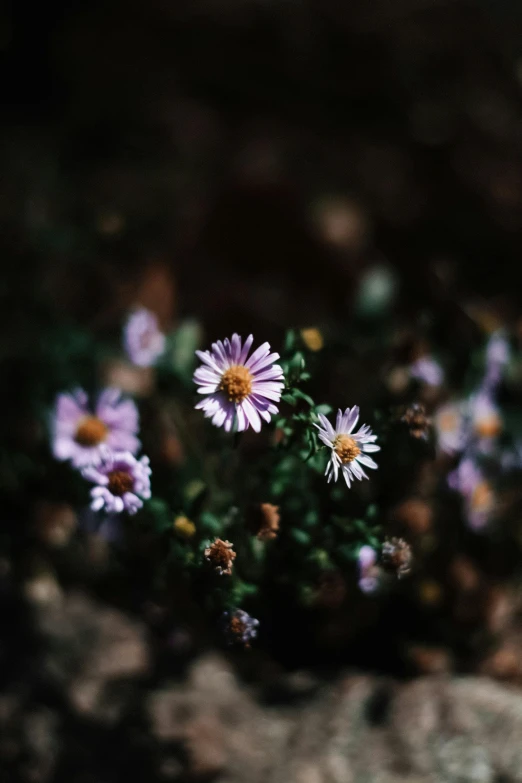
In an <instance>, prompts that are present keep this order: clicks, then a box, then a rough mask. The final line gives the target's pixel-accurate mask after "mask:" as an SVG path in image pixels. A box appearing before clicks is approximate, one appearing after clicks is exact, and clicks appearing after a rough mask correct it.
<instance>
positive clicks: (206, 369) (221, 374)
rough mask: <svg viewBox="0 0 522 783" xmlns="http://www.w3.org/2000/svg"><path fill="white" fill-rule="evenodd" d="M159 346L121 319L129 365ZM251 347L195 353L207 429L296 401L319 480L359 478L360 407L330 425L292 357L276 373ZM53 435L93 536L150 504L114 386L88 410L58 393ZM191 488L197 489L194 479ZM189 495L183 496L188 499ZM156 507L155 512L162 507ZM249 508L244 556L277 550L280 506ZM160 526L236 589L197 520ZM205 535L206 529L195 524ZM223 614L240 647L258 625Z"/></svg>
mask: <svg viewBox="0 0 522 783" xmlns="http://www.w3.org/2000/svg"><path fill="white" fill-rule="evenodd" d="M310 337H311V335H310V333H308V332H305V333H303V334H301V337H300V339H301V341H302V344H303V345H305V346H306V347H307V348H308V350H310V351H317V350H318V349H319V346H318V344H317V341H315V342H312V343H311V341H310ZM165 340H166V338H165V335H163V334H162V333H161V331H160V330H159V327H158V323H157V320H156V318H155V316H154V315H153V314H152V313H150V312H148V311H147V310H144V309H140V310H137V311H135V312H133V313H132V314H131V315H130V316H129V318H128V321H127V323H126V325H125V328H124V347H125V350H126V352H127V355H128V357H129V358H130V360H131V361H132V362H133V363H134V364H136V365H138V366H141V367H150V366H152V365H153V364H154V363H155V362H156V360H157V359H158V357H159V356H161V355H162V353H163V352H164V350H165ZM253 343H254V339H253V336H252V335H249V336H248V337H247V339H246V340H243V339H242V338H241V337H240V336H239V335H238V334H233V335H232V337H231V338H230V339H225V340H223V341H221V340H218V341H217V342H215V343H213V344H212V348H211V350H210V351H209V350H207V351H199V350H196V351H195V354H196V356H197V357H198V358H199V359H200V361H201V365H200V366H199V367H197V369H196V370H195V372H194V374H193V380H194V382H195V384H196V386H197V392H198V394H199V395H201V397H202V399H201V401H200V402H198V403H197V404H196V405H195V407H196V409H198V410H202V411H203V414H204V416H205V417H206V418H209V419H210V420H211V422H212V424H214V425H215V426H217V427H222V428H223V429H224V430H225V431H226V432H232V431H233V432H236V433H241V432H244V431H246V430H248V429H252V430H253V431H254V432H256V433H258V432H260V430H261V428H262V425H263V424H268V423H270V422H271V421H272V419H273V417H275V416H279V405H280V404H281V402H284V403H285V404H288V405H296V404H297V403H298V402H301V403H302V404H303V405H304V406H307V408H308V411H307V412H299V413H297V414H296V415H295V419H294V421H295V422H297V423H299V426H301V427H302V428H303V427H304V430H305V432H304V433H303V437H304V438H305V440H306V442H307V444H308V446H309V447H310V450H309V454H308V457H306V459H305V458H304V455H303V461H304V462H306V461H308V459H309V458H313V459H314V460H316V462H320V461H322V454H321V451H322V449H325V448H326V451H327V460H326V462H327V464H326V476H327V480H328V483H329V482H331V481H337V480H338V478H339V476H340V475H342V477H343V478H344V481H345V483H346V485H347V486H348V487H351V484H352V482H353V481H354V480H355V479H357V480H362V479H364V478H368V475H367V473H366V470H367V469H372V470H373V469H375V468H377V464H376V463H375V462H374V460H373V458H372V456H371V454H372V453H375V452H377V451H379V449H380V447H379V446H378V445H377V444H376V440H377V436H376V435H374V434H373V433H372V431H371V429H370V427H369V426H368V425H366V424H363V425H359V427H357V425H358V421H359V407H358V406H357V405H354V406H353V407H348V408H346V409H345V411H344V412H343V411H342V410H339V411H338V413H337V418H336V422H335V426H333V425H332V424H331V423H330V421H329V419H328V418H327V415H326V414H327V413H328V412H329V411H330V410H331V408H330V407H329V406H327V405H322V406H315V404H314V403H313V401H312V400H311V398H310V397H309V396H308V395H306V394H305V393H304V392H303V391H302V390H301V389H300V388H299V386H298V384H299V383H300V382H301V381H304V380H306V379H307V377H309V376H308V375H307V373H306V371H305V368H304V360H303V358H302V355H301V354H300V353H299V352H297V353H296V354H295V355H294V357H293V358H292V360H291V361H290V362H288V361H287V362H286V363H285V361H283V362H282V364H284V369H283V366H281V365H280V364H278V363H277V361H278V360H279V358H280V357H279V354H277V353H274V352H272V351H271V348H270V345H269V343H267V342H265V343H263V344H262V345H260V346H259V347H258V348H257V349H255V350H253ZM284 422H285V419H284V418H281V417H280V418H279V419H278V424H277V426H278V427H282V428H283V431H286V432H289V431H291V430H292V428H290V429H288V426H287V427H286V430H285V425H284ZM52 429H53V452H54V455H55V457H56V458H57V459H59V460H69V461H70V462H71V464H72V466H73V467H74V468H76V469H78V470H79V471H80V473H81V476H82V477H83V478H84V479H85V480H86V481H88V482H90V483H91V484H92V485H93V486H92V488H91V490H90V495H91V503H90V512H89V513H90V514H91V515H92V514H94V515H96V513H98V512H101V511H103V512H104V516H103V518H102V517H100V520H101V521H100V524H98V523H97V522H96V521H95V517H94V518H91V517H90V518H89V519H90V521H89V529H91V528H92V529H96V530H99V529H101V528H102V527H103V524H104V523H103V519H104V520H111V521H114V520H116V519H117V518H118V516H119V515H121V514H122V513H123V512H126V513H127V514H129V515H134V514H136V513H137V512H138V511H139V510H140V509H141V508H142V506H143V503H144V501H145V500H148V499H150V498H151V486H150V475H151V468H150V464H149V459H148V457H146V456H141V457H140V456H138V452H139V449H140V445H141V444H140V441H139V439H138V432H139V416H138V409H137V406H136V404H135V403H134V402H133V401H132V400H131V399H124V398H123V397H122V395H121V392H120V391H119V390H118V389H113V388H108V389H105V390H104V391H102V393H101V394H100V395H99V397H98V398H97V400H96V401H95V403H94V406H93V407H91V406H90V404H89V398H88V395H87V394H86V393H85V392H84V391H83V390H81V389H77V390H76V391H74V392H73V393H62V394H59V395H58V397H57V400H56V406H55V412H54V418H53V427H52ZM296 432H297V430H296ZM294 437H297V436H294ZM299 437H301V436H299ZM299 453H300V454H301V451H300V452H299ZM323 468H324V465H323ZM321 469H322V468H321ZM193 484H194V486H195V491H196V492H198V491H199V490H198V486H199V485H198V480H195V482H193ZM193 491H194V490H192V489H191V490H190V496H191V495H192V492H193ZM158 503H159V506H158V507H161V503H162V501H158ZM189 508H190V506H187V513H188V514H191V512H190V511H189ZM250 509H251V511H250V513H249V514H247V516H246V518H245V530H248V532H249V534H250V541H251V542H252V543H251V549H252V552H254V553H257V555H258V556H260V557H261V556H262V555H261V552H262V551H266V550H267V548H268V547H269V546H277V541H276V539H277V538H278V534H279V522H280V506H279V505H275V504H274V503H269V502H263V503H258V504H251V506H250ZM171 513H172V512H171ZM231 513H232V512H231ZM207 516H208V515H207ZM202 518H203V519H204V518H205V517H202ZM173 519H174V521H172V520H173ZM232 519H233V515H232V516H230V518H229V521H228V522H224V527H226V526H227V525H229V524H232V522H231V520H232ZM169 527H170V529H171V530H172V532H173V534H174V537H175V539H176V542H177V543H176V546H177V547H178V548H179V547H186V548H188V547H189V546H190V545H191V543H192V539H195V544H196V546H197V547H199V552H200V557H202V559H204V560H205V561H206V562H207V563H208V564H209V565H210V566H211V568H212V569H213V570H214V571H215V572H216V573H217V574H219V575H220V576H228V577H232V579H230V580H226V582H227V583H228V584H231V585H234V584H239V585H240V584H241V580H240V579H239V581H237V580H238V577H237V576H236V574H235V573H234V572H233V566H234V561H235V560H236V557H237V554H236V552H235V551H234V545H233V544H232V542H231V541H228V540H226V539H225V538H224V537H223V538H221V537H220V536H217V535H216V536H214V537H213V538H211V539H210V540H208V539H206V544H203V545H202V544H201V539H200V538H199V522H198V524H195V523H194V522H192V521H191V519H190V517H189V516H187V515H185V513H184V512H181V513H178V514H177V516H175V517H174V518H173V516H171V517H170V524H169ZM119 531H120V533H119V534H118V535H121V527H119ZM204 531H205V523H203V526H202V532H203V533H204ZM198 540H199V542H200V543H198ZM203 540H205V539H203ZM365 550H367V551H366V553H365ZM180 551H183V550H180ZM185 551H186V550H185ZM239 551H240V552H241V556H242V557H243V552H248V551H249V549H248V546H247V547H246V549H245V546H241V547H240V548H239ZM373 552H374V550H372V549H370V548H369V547H366V548H364V547H363V550H361V553H360V557H359V559H360V570H361V575H360V585H361V589H363V590H366V591H371V590H372V589H373V587H374V586H375V585H376V584H377V576H378V574H377V567H376V563H375V561H374V556H373V554H372V553H373ZM187 562H189V560H187ZM225 589H228V588H225ZM234 589H235V590H236V592H235V593H234V595H236V594H238V593H237V590H238V589H239V588H238V587H237V586H236V588H234ZM223 617H224V621H225V636H226V638H227V640H228V641H229V642H230V643H234V644H237V643H240V644H241V645H243V646H249V644H250V642H251V641H252V640H253V639H254V637H255V636H256V634H257V627H258V624H259V623H258V621H257V620H256V619H254V618H252V617H250V616H249V615H248V614H247V613H246V612H245V611H243V610H242V609H240V608H236V609H235V610H234V611H233V612H226V613H225V614H224V616H223Z"/></svg>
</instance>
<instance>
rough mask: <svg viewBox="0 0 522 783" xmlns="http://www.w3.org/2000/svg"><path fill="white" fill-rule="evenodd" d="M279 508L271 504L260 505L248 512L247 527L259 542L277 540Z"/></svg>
mask: <svg viewBox="0 0 522 783" xmlns="http://www.w3.org/2000/svg"><path fill="white" fill-rule="evenodd" d="M280 518H281V515H280V513H279V506H274V505H272V503H260V504H259V505H257V506H255V507H254V508H252V509H251V510H250V513H249V519H248V522H249V527H250V530H251V531H252V533H253V534H254V535H255V536H256V538H258V539H259V540H260V541H270V540H271V539H272V538H277V533H278V531H279V520H280Z"/></svg>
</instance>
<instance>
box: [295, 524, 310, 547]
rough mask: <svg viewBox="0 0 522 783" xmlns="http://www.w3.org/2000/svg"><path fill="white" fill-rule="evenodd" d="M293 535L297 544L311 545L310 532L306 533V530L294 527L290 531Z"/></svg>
mask: <svg viewBox="0 0 522 783" xmlns="http://www.w3.org/2000/svg"><path fill="white" fill-rule="evenodd" d="M290 535H291V537H292V538H293V539H294V541H295V542H296V543H297V544H300V545H301V546H309V544H310V542H311V538H310V535H309V533H305V531H304V530H299V529H298V528H295V527H294V528H293V529H292V530H291V531H290Z"/></svg>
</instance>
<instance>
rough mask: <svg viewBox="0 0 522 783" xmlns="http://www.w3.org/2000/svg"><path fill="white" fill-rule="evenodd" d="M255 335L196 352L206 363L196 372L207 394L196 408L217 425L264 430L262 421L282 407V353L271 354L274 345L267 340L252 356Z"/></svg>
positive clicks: (196, 381)
mask: <svg viewBox="0 0 522 783" xmlns="http://www.w3.org/2000/svg"><path fill="white" fill-rule="evenodd" d="M253 342H254V338H253V336H252V335H250V336H249V337H247V339H246V340H245V342H244V343H242V340H241V337H240V336H239V335H238V334H233V335H232V338H231V339H230V340H229V339H228V338H227V339H226V340H225V341H224V342H221V340H218V342H216V343H213V344H212V351H196V355H197V356H198V357H199V358H200V359H201V361H202V362H203V364H202V365H201V367H198V369H197V370H196V372H195V373H194V382H195V383H196V384H197V386H198V394H204V395H205V397H204V399H203V400H201V402H198V404H197V405H196V408H198V409H201V410H203V413H204V415H205V416H206V417H207V418H210V419H212V424H214V425H215V426H216V427H224V428H225V430H226V431H227V432H230V431H231V430H232V428H233V426H234V422H235V424H236V426H237V431H238V432H243V430H246V429H248V427H249V426H250V427H252V429H253V430H255V432H259V431H260V430H261V423H262V422H261V420H263V421H266V422H269V421H270V419H271V418H272V415H273V414H274V413H277V411H278V408H277V406H276V405H275V404H274V403H276V402H279V400H280V399H281V393H282V391H283V386H284V377H283V371H282V369H281V367H280V366H279V365H278V364H275V362H276V361H277V359H279V354H277V353H270V344H269V343H263V345H261V346H260V347H259V348H257V350H255V351H254V353H253V354H252V355H251V356H250V357H249V353H250V349H251V347H252V343H253Z"/></svg>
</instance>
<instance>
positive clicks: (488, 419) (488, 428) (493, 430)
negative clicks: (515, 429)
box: [475, 413, 502, 438]
mask: <svg viewBox="0 0 522 783" xmlns="http://www.w3.org/2000/svg"><path fill="white" fill-rule="evenodd" d="M501 429H502V422H501V421H500V417H499V416H497V415H496V413H492V414H490V415H489V416H484V417H483V418H481V419H479V420H478V421H477V422H476V424H475V432H476V433H477V435H479V436H480V437H481V438H494V437H495V435H498V434H499V433H500V430H501Z"/></svg>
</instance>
